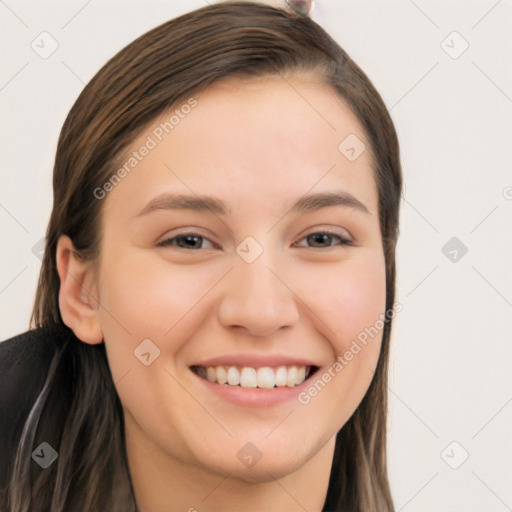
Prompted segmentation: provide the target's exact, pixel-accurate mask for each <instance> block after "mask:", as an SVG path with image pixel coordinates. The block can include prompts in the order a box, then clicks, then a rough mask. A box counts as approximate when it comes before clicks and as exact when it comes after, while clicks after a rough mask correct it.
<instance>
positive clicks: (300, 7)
mask: <svg viewBox="0 0 512 512" xmlns="http://www.w3.org/2000/svg"><path fill="white" fill-rule="evenodd" d="M314 6H315V1H314V0H283V8H284V10H285V11H287V12H288V13H290V14H292V15H294V16H298V17H300V18H307V17H308V16H310V15H311V13H312V12H313V8H314Z"/></svg>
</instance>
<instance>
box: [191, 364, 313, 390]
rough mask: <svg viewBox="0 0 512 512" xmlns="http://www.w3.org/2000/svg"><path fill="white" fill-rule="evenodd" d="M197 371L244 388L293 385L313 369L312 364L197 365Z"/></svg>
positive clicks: (202, 374)
mask: <svg viewBox="0 0 512 512" xmlns="http://www.w3.org/2000/svg"><path fill="white" fill-rule="evenodd" d="M196 369H197V373H199V375H201V376H202V377H204V378H205V379H208V380H209V381H210V382H215V383H217V384H228V385H230V386H241V387H242V388H255V387H259V388H273V387H274V386H277V387H284V386H288V387H290V388H291V387H293V386H297V385H299V384H301V383H302V382H304V380H305V379H306V377H307V376H308V375H309V373H310V371H311V367H310V366H277V367H275V368H272V367H270V366H263V367H261V368H252V367H250V366H244V367H241V368H239V367H237V366H208V367H206V368H205V367H203V366H199V367H196Z"/></svg>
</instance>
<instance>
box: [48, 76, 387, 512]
mask: <svg viewBox="0 0 512 512" xmlns="http://www.w3.org/2000/svg"><path fill="white" fill-rule="evenodd" d="M291 85H293V87H292V86H291ZM194 97H195V98H196V100H197V101H198V105H197V107H195V108H194V109H193V110H192V111H191V113H190V114H188V115H187V116H186V117H185V118H184V119H182V120H181V121H180V123H179V125H178V126H176V127H175V128H174V130H173V131H172V132H171V133H170V134H169V135H167V136H165V137H164V138H163V140H162V141H161V142H159V143H158V145H157V147H156V148H154V149H152V150H151V151H150V152H149V154H148V155H147V156H146V157H145V158H144V159H143V160H142V161H141V162H140V163H139V164H138V165H137V167H136V169H134V170H133V171H132V172H131V173H130V174H128V175H127V176H126V177H125V178H124V179H123V180H122V182H121V183H120V184H119V185H117V186H116V187H115V188H114V189H113V190H111V191H110V192H109V193H108V194H107V196H106V197H105V198H104V199H103V200H102V201H103V204H102V207H103V208H104V210H103V219H102V222H103V233H102V241H101V244H102V245H101V255H100V260H99V261H97V262H94V264H89V263H87V262H82V261H80V260H79V259H77V258H76V257H75V255H74V254H73V252H72V243H71V240H70V239H69V238H68V237H66V236H63V237H61V239H60V240H59V244H58V248H57V266H58V270H59V275H60V278H61V290H60V295H59V303H60V308H61V313H62V317H63V320H64V323H66V325H68V326H69V327H70V328H71V329H72V330H73V331H74V332H75V334H76V335H77V337H78V338H79V339H80V340H82V341H83V342H85V343H90V344H95V343H101V342H103V341H104V343H105V344H106V349H107V355H108V362H109V365H110V368H111V372H112V376H113V380H114V383H115V386H116V389H117V392H118V394H119V397H120V400H121V403H122V404H123V410H124V418H125V433H126V450H127V455H128V463H129V471H130V475H131V479H132V483H133V487H134V493H135V498H136V501H137V506H138V508H139V511H140V512H160V511H162V510H173V511H174V510H180V511H181V510H183V511H187V510H189V511H193V510H197V511H199V512H203V511H207V512H221V511H223V512H225V511H226V510H244V511H247V512H257V511H261V510H267V511H269V512H272V511H275V512H277V511H279V512H281V511H283V510H287V511H303V510H304V509H306V510H308V511H310V512H313V511H318V512H319V511H321V509H322V506H323V504H324V501H325V498H326V493H327V487H328V481H329V475H330V471H331V465H332V458H333V452H334V443H335V435H336V433H337V432H338V430H339V429H341V427H342V426H343V425H344V424H345V422H346V421H347V420H348V419H349V418H350V416H351V415H352V413H353V412H354V410H355V409H356V407H357V405H358V404H359V403H360V402H361V400H362V398H363V397H364V394H365V392H366V391H367V389H368V386H369V385H370V382H371V378H372V375H373V373H372V370H374V369H375V366H376V364H377V360H378V356H379V351H380V345H381V339H382V336H381V333H379V335H378V336H376V337H375V338H373V339H372V340H371V342H370V343H368V345H367V346H366V347H365V348H363V350H361V351H360V352H359V353H358V354H357V355H356V356H354V358H353V359H352V360H351V361H350V362H348V364H346V366H345V367H344V368H343V370H342V371H341V372H339V373H338V374H337V375H336V377H335V378H333V379H332V380H331V381H330V382H329V383H328V384H327V385H326V386H325V388H324V389H323V390H322V391H321V392H319V393H318V394H317V395H316V396H315V397H314V398H312V399H311V401H310V403H308V404H307V405H304V404H301V403H299V402H298V401H297V400H295V399H294V400H290V401H289V402H286V403H284V404H281V405H276V406H271V407H260V408H247V407H245V406H239V405H238V406H235V405H233V404H232V403H230V402H227V401H225V400H223V399H222V398H218V397H216V396H214V395H213V394H212V393H211V392H208V391H205V387H204V384H203V383H202V382H200V381H199V382H198V379H197V377H196V376H195V375H193V374H192V373H191V371H190V369H189V366H190V365H192V364H194V363H195V362H198V361H200V360H204V359H206V358H210V357H213V356H216V355H218V354H226V353H233V352H237V353H248V352H251V353H254V352H257V353H266V354H268V353H270V354H275V353H279V354H290V355H292V356H295V357H305V358H309V359H311V360H313V361H315V363H316V364H317V365H318V366H320V370H319V374H320V375H321V374H322V373H323V372H325V371H327V369H329V368H330V367H332V365H333V363H334V361H335V360H336V356H337V355H340V354H344V353H345V352H346V351H347V350H348V349H349V347H350V345H351V343H352V341H353V340H354V339H356V337H357V335H358V334H359V333H360V332H361V331H363V330H364V328H365V327H369V326H373V325H374V324H375V322H376V320H377V319H378V317H379V314H381V313H384V311H385V290H386V283H385V262H384V255H383V251H382V240H381V233H380V229H379V217H378V195H377V187H376V183H375V180H374V176H373V171H372V159H371V154H370V151H369V144H368V142H367V139H366V138H365V135H364V131H363V129H362V128H361V126H360V124H359V122H358V121H357V118H356V117H355V116H354V115H353V114H352V112H351V111H350V109H349V108H348V106H347V105H346V103H345V102H344V101H343V100H342V99H340V98H339V97H338V96H337V95H336V94H335V92H334V91H333V90H332V89H330V88H329V87H327V86H325V85H322V84H318V83H313V82H311V81H307V80H304V79H299V78H298V77H295V78H294V79H292V78H290V79H289V80H288V81H286V80H283V79H282V78H280V77H277V78H269V77H266V78H261V79H250V80H238V79H237V80H235V79H224V80H222V81H220V82H217V83H215V84H214V85H213V86H211V87H210V88H208V89H207V90H206V91H204V92H203V93H201V94H197V95H194ZM305 100H306V101H305ZM168 117H169V116H168V115H167V116H163V117H162V119H164V118H166V119H168ZM160 121H161V120H156V121H155V123H153V124H152V125H151V126H150V127H149V128H148V130H146V131H145V132H144V133H141V135H140V137H139V139H138V140H136V141H135V142H134V143H133V144H132V147H131V148H130V150H129V152H131V151H134V150H137V149H138V148H140V147H141V145H142V144H143V143H144V141H145V140H146V138H147V136H148V134H151V132H152V130H153V129H154V127H155V126H157V125H158V123H159V122H160ZM350 133H354V134H356V135H357V136H358V137H359V139H361V140H362V141H364V143H365V144H366V148H367V150H366V151H364V152H363V153H362V154H361V155H360V156H359V157H358V158H357V159H356V160H355V161H352V162H351V161H349V160H348V159H347V158H346V157H345V156H344V155H343V154H342V153H341V152H340V151H339V150H338V145H339V144H340V142H341V141H342V140H343V139H344V138H345V137H346V136H347V135H348V134H350ZM164 164H165V165H164ZM166 166H167V167H166ZM340 189H341V190H344V191H346V192H349V193H351V194H352V195H353V196H355V197H356V198H357V199H359V200H360V201H361V202H363V203H364V204H365V205H366V207H367V209H368V210H369V212H368V213H363V212H359V211H357V210H355V209H352V208H347V207H344V206H329V207H325V208H322V209H320V210H318V211H312V212H303V213H287V211H288V209H289V207H290V206H291V204H293V202H294V201H295V200H296V199H297V198H298V197H299V196H302V195H304V194H305V193H307V192H322V191H332V190H340ZM164 191H165V192H180V193H184V194H190V193H195V194H210V195H212V196H216V197H218V198H221V199H223V200H224V201H226V202H227V203H229V205H230V212H229V213H228V215H227V216H225V217H222V216H216V215H213V214H212V213H210V212H208V211H206V212H197V211H188V210H174V211H171V210H159V211H156V212H153V213H150V214H147V215H143V216H140V217H137V214H138V213H139V212H140V210H141V209H142V208H143V207H144V206H145V205H146V204H147V203H148V202H149V201H150V200H151V199H153V198H154V197H156V196H157V195H159V194H161V193H162V192H164ZM191 191H192V192H191ZM95 200H96V199H95ZM271 228H272V229H271ZM325 229H330V230H333V231H336V232H337V233H339V235H341V236H347V235H348V236H349V237H351V238H352V240H353V241H354V243H353V244H352V245H341V244H340V241H339V239H337V238H336V237H335V236H334V237H332V238H329V237H327V239H326V240H324V241H322V238H321V237H320V238H319V239H318V238H314V237H313V239H311V237H309V238H308V235H311V234H313V233H322V232H323V230H325ZM269 230H270V231H269ZM190 233H193V234H197V236H200V237H204V238H199V239H198V240H197V241H196V243H192V244H191V245H188V246H187V245H186V244H185V243H183V240H181V243H182V248H180V247H179V246H178V244H179V242H180V240H179V239H178V240H175V241H174V245H170V246H166V247H157V246H156V244H157V243H158V242H160V241H162V240H164V239H166V238H172V237H175V236H177V235H179V234H181V235H183V234H190ZM247 236H252V237H253V238H254V239H255V240H256V241H257V242H258V243H259V244H260V245H261V246H262V247H263V249H264V250H263V253H262V254H261V255H260V256H259V257H258V258H257V259H256V260H255V261H254V262H253V263H250V264H248V263H246V262H245V261H244V260H243V259H242V258H241V257H240V256H239V255H238V254H237V252H236V251H235V249H236V247H237V246H238V245H239V244H240V243H241V242H242V241H243V240H244V239H245V238H246V237H247ZM190 246H192V247H193V248H186V247H190ZM194 247H197V248H194ZM147 338H149V339H151V340H152V342H153V343H154V344H155V345H157V346H158V348H159V349H160V356H159V357H158V358H157V359H155V360H154V362H153V363H152V364H151V365H150V366H144V365H143V364H141V362H140V361H139V360H138V359H137V358H136V357H134V353H133V351H134V350H135V349H136V347H137V346H138V345H139V344H140V343H141V341H142V340H144V339H147ZM247 442H251V443H253V444H254V445H255V446H256V447H257V449H258V450H259V451H260V452H261V454H262V457H261V459H260V460H259V461H258V462H257V463H256V464H255V465H253V466H252V467H250V468H247V467H246V466H244V464H242V463H241V462H240V460H239V458H238V457H237V452H238V451H239V450H240V449H241V448H242V447H243V446H244V445H245V444H246V443H247ZM170 504H172V508H169V507H170Z"/></svg>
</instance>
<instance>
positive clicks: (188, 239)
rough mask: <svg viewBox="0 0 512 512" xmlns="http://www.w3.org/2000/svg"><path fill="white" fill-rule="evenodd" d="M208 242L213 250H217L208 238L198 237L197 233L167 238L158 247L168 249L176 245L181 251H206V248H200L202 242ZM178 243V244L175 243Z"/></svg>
mask: <svg viewBox="0 0 512 512" xmlns="http://www.w3.org/2000/svg"><path fill="white" fill-rule="evenodd" d="M204 240H208V242H210V244H211V245H212V247H211V248H215V246H214V244H213V243H212V242H211V240H209V239H208V238H206V237H204V236H201V235H198V234H196V233H183V234H180V235H177V236H175V237H172V238H167V239H165V240H162V241H161V242H158V243H157V244H156V245H157V247H167V246H169V245H175V246H177V247H179V248H181V249H193V250H195V249H204V247H200V246H201V245H202V244H201V241H204ZM175 242H176V243H175Z"/></svg>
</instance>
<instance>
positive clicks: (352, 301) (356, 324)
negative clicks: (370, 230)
mask: <svg viewBox="0 0 512 512" xmlns="http://www.w3.org/2000/svg"><path fill="white" fill-rule="evenodd" d="M307 279H309V281H311V283H310V284H312V283H313V282H314V283H321V284H320V285H318V284H316V285H315V286H314V288H313V287H312V286H311V287H309V286H307V283H305V288H304V290H306V289H308V288H309V289H314V290H315V291H314V293H311V292H310V293H309V296H308V295H306V291H304V296H305V297H307V300H306V301H305V302H306V303H307V305H308V306H309V307H310V308H311V309H312V310H313V311H314V312H315V313H316V315H317V316H318V317H319V318H320V320H322V322H323V323H324V324H325V326H326V327H325V329H323V333H324V335H325V336H326V338H327V339H329V340H330V342H331V345H332V348H333V350H334V352H335V353H336V354H340V353H343V352H345V351H346V350H348V349H349V348H350V345H351V342H352V341H353V340H355V339H358V337H359V338H364V334H362V333H365V332H367V330H369V329H370V328H372V327H373V326H375V325H377V327H379V326H380V321H379V318H380V315H382V314H384V312H385V307H386V275H385V264H384V258H383V257H382V258H381V257H380V256H379V254H372V255H368V258H366V259H365V258H354V259H353V260H350V261H346V262H343V263H342V264H340V265H339V266H338V267H337V268H335V267H334V266H331V267H328V266H326V267H324V269H323V270H320V269H317V271H315V273H314V274H313V273H311V276H310V277H308V278H307ZM372 332H373V331H372ZM374 337H375V339H376V341H377V343H376V345H378V344H379V342H378V339H377V338H378V336H374Z"/></svg>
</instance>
